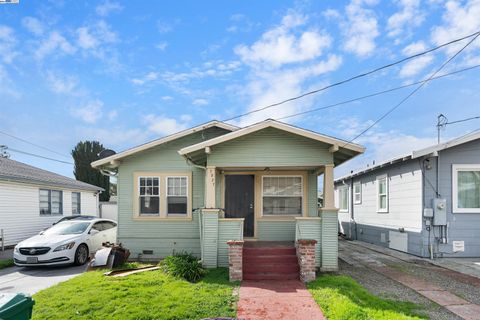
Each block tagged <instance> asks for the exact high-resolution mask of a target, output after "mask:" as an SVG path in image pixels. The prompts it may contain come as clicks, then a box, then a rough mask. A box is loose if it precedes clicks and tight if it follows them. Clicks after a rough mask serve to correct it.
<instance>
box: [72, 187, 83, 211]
mask: <svg viewBox="0 0 480 320" xmlns="http://www.w3.org/2000/svg"><path fill="white" fill-rule="evenodd" d="M80 206H81V203H80V192H72V214H80Z"/></svg>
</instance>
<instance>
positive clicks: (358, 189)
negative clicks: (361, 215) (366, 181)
mask: <svg viewBox="0 0 480 320" xmlns="http://www.w3.org/2000/svg"><path fill="white" fill-rule="evenodd" d="M353 203H354V204H361V203H362V183H361V182H360V181H357V182H354V183H353Z"/></svg>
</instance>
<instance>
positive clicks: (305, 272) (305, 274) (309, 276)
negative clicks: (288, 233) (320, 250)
mask: <svg viewBox="0 0 480 320" xmlns="http://www.w3.org/2000/svg"><path fill="white" fill-rule="evenodd" d="M316 243H317V240H307V239H300V240H297V244H296V246H297V258H298V264H299V266H300V280H301V281H302V282H310V281H313V280H315V276H316V274H315V269H316V268H315V244H316Z"/></svg>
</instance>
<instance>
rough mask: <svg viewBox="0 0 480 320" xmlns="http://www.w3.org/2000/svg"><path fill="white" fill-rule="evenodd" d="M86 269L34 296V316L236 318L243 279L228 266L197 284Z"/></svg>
mask: <svg viewBox="0 0 480 320" xmlns="http://www.w3.org/2000/svg"><path fill="white" fill-rule="evenodd" d="M104 271H105V270H99V271H92V272H87V273H84V274H83V275H81V276H78V277H75V278H73V279H71V280H68V281H66V282H63V283H60V284H58V285H56V286H54V287H51V288H48V289H46V290H43V291H40V292H39V293H37V294H35V295H34V296H33V298H34V300H35V306H34V309H33V320H39V319H42V320H47V319H63V320H66V319H112V320H113V319H122V320H123V319H125V320H129V319H132V320H133V319H135V320H152V319H201V318H207V317H220V316H222V317H234V316H235V313H236V297H234V295H233V290H234V288H235V287H236V286H238V283H230V282H229V281H228V269H212V270H209V271H208V273H207V274H206V275H205V277H204V278H203V279H202V280H200V281H198V282H197V283H190V282H187V281H185V280H180V279H178V278H174V277H172V276H169V275H166V274H165V273H163V272H162V271H160V270H156V271H146V272H143V273H138V274H133V275H130V276H127V277H116V278H114V277H105V276H103V275H102V273H103V272H104Z"/></svg>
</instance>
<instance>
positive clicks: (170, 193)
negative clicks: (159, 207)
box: [167, 177, 188, 214]
mask: <svg viewBox="0 0 480 320" xmlns="http://www.w3.org/2000/svg"><path fill="white" fill-rule="evenodd" d="M187 189H188V186H187V177H167V214H187V202H188V198H187V195H188V192H187Z"/></svg>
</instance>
